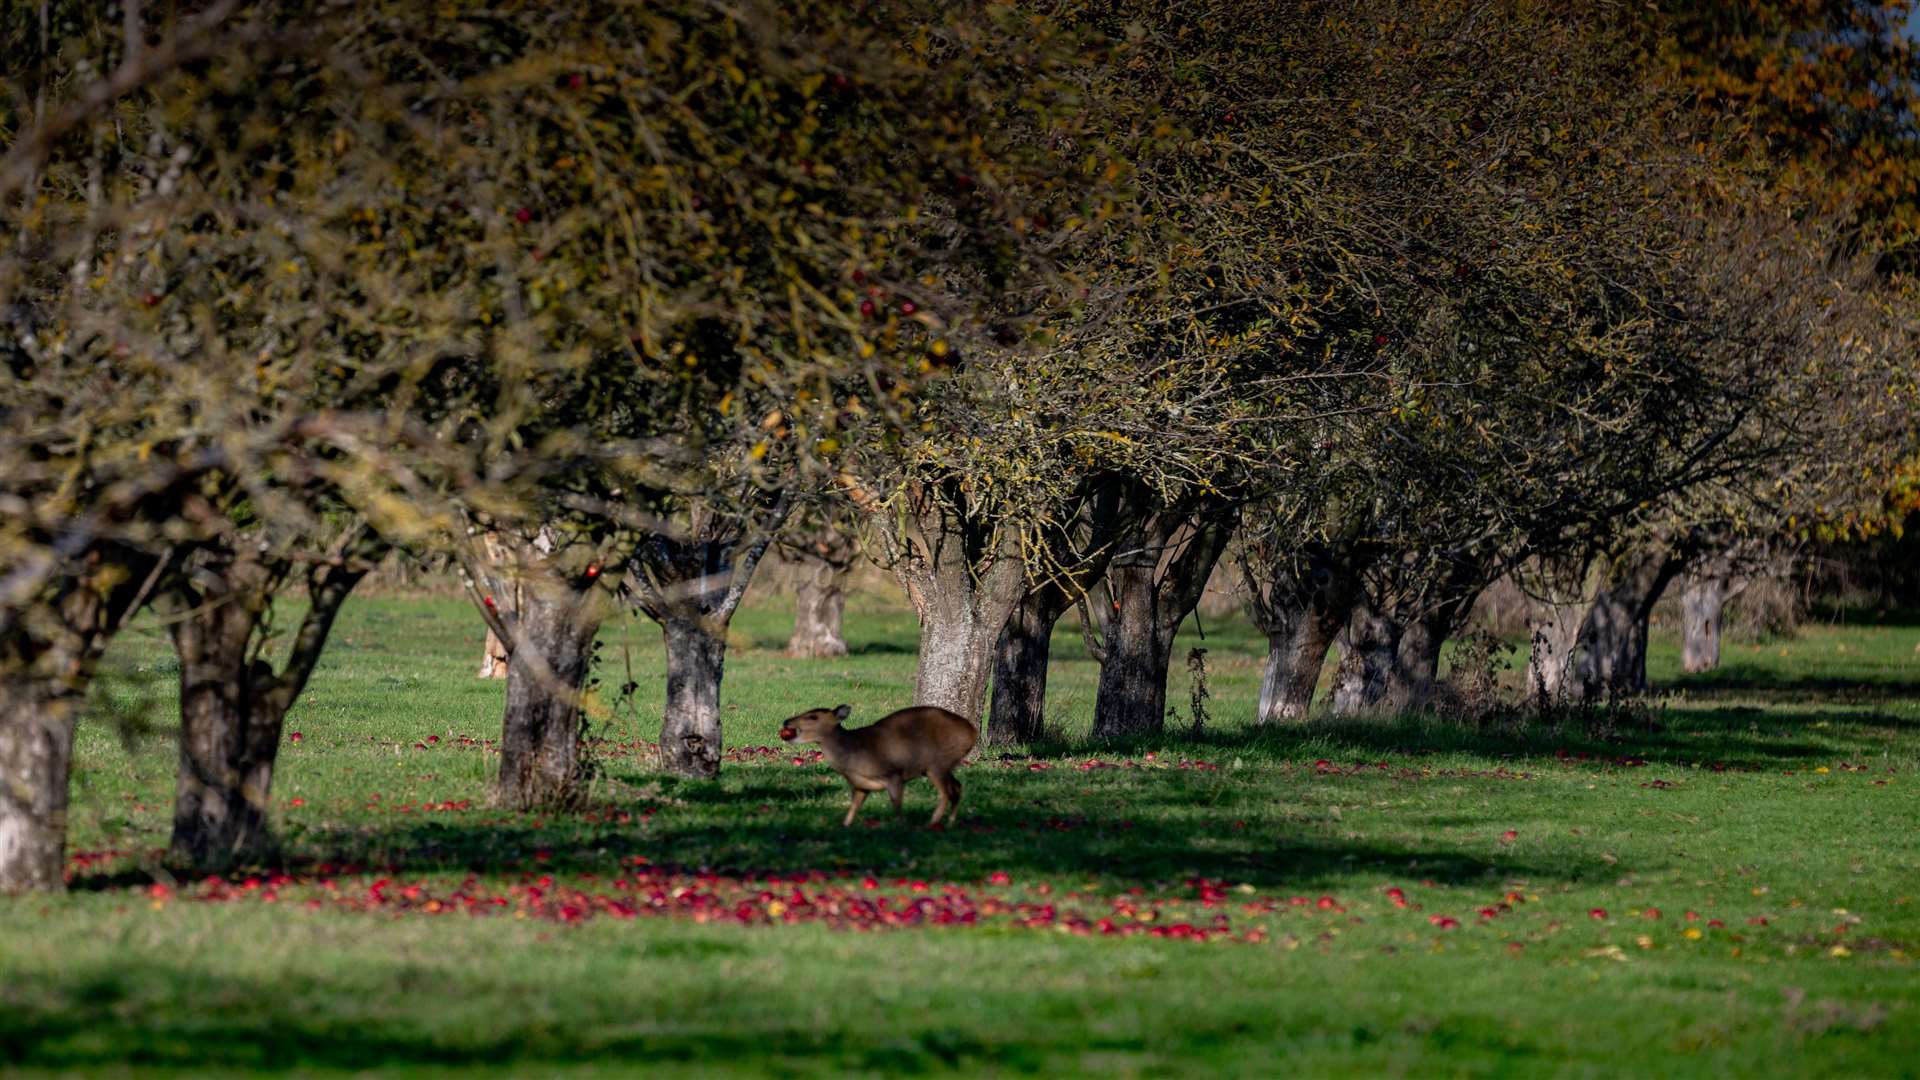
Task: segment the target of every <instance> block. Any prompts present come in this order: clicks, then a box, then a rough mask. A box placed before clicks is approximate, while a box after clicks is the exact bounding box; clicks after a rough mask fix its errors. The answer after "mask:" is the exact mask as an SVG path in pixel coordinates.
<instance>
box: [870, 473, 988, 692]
mask: <svg viewBox="0 0 1920 1080" xmlns="http://www.w3.org/2000/svg"><path fill="white" fill-rule="evenodd" d="M901 496H902V498H903V499H904V500H905V505H903V506H901V507H899V508H897V512H896V508H892V507H887V506H884V505H882V504H879V503H877V502H875V501H873V500H872V499H871V497H865V498H863V499H861V500H860V501H862V502H863V505H866V506H869V507H873V508H875V512H874V514H873V521H874V526H875V531H876V532H877V533H878V535H879V537H880V539H881V542H882V544H883V545H884V548H885V556H886V561H887V563H888V564H889V565H890V566H891V567H892V569H893V572H894V574H895V576H897V577H898V578H899V579H900V583H901V585H903V586H904V587H905V588H906V590H907V599H908V600H909V601H911V602H912V604H913V610H914V614H916V615H918V616H919V619H920V658H919V663H918V665H917V666H916V667H915V669H914V677H913V704H915V705H937V706H939V707H940V708H943V709H947V710H949V711H952V712H955V713H958V714H959V715H961V716H964V717H966V718H967V719H969V720H972V721H974V722H975V723H979V722H980V719H981V710H982V706H983V705H985V704H986V694H987V679H988V677H989V676H990V675H991V674H992V673H993V664H994V646H995V644H996V643H997V642H998V641H999V639H1000V631H1001V630H1002V629H1004V628H1005V627H1006V625H1007V619H1008V617H1009V616H1010V615H1012V614H1013V608H1014V605H1015V604H1018V603H1019V602H1020V597H1021V596H1022V595H1023V594H1024V592H1025V590H1026V567H1025V565H1024V564H1023V563H1022V562H1021V559H1020V532H1019V527H1018V526H1019V523H1018V522H1013V521H1008V520H1006V519H1004V518H1003V517H1001V516H1000V515H999V514H998V512H997V510H996V509H995V508H991V507H986V508H983V507H978V506H975V505H973V503H972V502H971V501H970V500H969V498H968V497H967V495H966V493H965V492H963V491H962V490H960V486H959V484H957V483H942V484H937V485H927V484H920V483H914V484H911V485H909V486H908V487H907V489H906V490H905V491H903V492H902V493H901Z"/></svg>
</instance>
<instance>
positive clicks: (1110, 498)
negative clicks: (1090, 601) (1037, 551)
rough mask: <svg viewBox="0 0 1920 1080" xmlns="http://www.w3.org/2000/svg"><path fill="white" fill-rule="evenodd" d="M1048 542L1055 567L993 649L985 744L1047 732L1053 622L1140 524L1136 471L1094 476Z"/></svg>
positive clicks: (1021, 606)
mask: <svg viewBox="0 0 1920 1080" xmlns="http://www.w3.org/2000/svg"><path fill="white" fill-rule="evenodd" d="M1068 506H1069V507H1070V512H1068V513H1064V514H1062V519H1063V521H1064V524H1063V525H1062V526H1061V527H1060V528H1058V529H1057V530H1056V531H1055V532H1054V534H1053V535H1052V536H1050V537H1049V538H1048V539H1047V540H1046V544H1047V547H1048V549H1049V556H1050V558H1051V559H1052V561H1053V564H1054V569H1053V572H1052V573H1050V574H1048V575H1047V576H1046V578H1045V579H1044V580H1041V581H1038V582H1036V583H1034V584H1033V585H1031V586H1030V587H1029V588H1028V589H1027V592H1026V595H1025V596H1023V597H1021V599H1020V603H1019V605H1018V606H1016V607H1015V608H1014V610H1013V614H1012V615H1011V616H1009V617H1008V619H1007V623H1006V626H1004V627H1003V628H1002V629H1001V631H1000V640H999V642H998V643H997V644H996V645H995V647H994V653H995V662H994V670H993V709H992V713H991V715H990V718H989V719H990V721H991V722H990V724H989V726H988V728H987V742H988V743H989V744H991V745H994V746H1002V747H1006V746H1014V745H1019V744H1023V743H1029V742H1032V741H1034V740H1035V739H1038V738H1040V737H1041V736H1042V735H1043V734H1044V733H1045V731H1046V705H1047V668H1048V663H1049V660H1050V659H1051V656H1052V648H1053V628H1054V627H1055V626H1057V625H1058V624H1059V622H1060V616H1062V615H1064V614H1066V611H1067V609H1068V608H1070V607H1072V606H1073V604H1074V602H1075V601H1076V600H1078V599H1080V598H1081V597H1082V596H1083V595H1085V593H1086V591H1087V589H1088V588H1089V587H1091V586H1093V585H1094V584H1095V583H1096V582H1098V581H1099V580H1100V577H1101V575H1103V574H1105V573H1106V572H1107V565H1108V563H1109V562H1111V561H1112V559H1113V555H1114V549H1115V547H1116V546H1117V544H1118V543H1119V542H1120V541H1121V540H1122V539H1123V538H1124V537H1125V536H1126V534H1127V533H1128V532H1130V531H1132V529H1133V527H1134V526H1135V525H1137V524H1138V521H1137V520H1136V519H1137V518H1138V516H1139V514H1140V513H1141V511H1142V510H1143V509H1144V508H1145V505H1144V493H1143V491H1142V490H1141V488H1140V487H1139V485H1138V484H1137V483H1136V482H1135V481H1134V480H1133V479H1132V478H1130V477H1126V476H1122V475H1117V474H1107V475H1099V476H1093V477H1089V478H1088V479H1087V480H1086V481H1085V482H1084V483H1083V485H1082V487H1081V489H1080V490H1079V491H1078V492H1077V493H1076V495H1075V498H1074V499H1073V500H1072V501H1070V503H1069V504H1068Z"/></svg>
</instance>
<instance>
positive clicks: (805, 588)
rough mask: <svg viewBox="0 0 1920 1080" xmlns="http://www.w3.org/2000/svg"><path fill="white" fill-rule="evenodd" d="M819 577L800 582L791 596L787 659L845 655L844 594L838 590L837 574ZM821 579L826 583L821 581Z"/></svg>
mask: <svg viewBox="0 0 1920 1080" xmlns="http://www.w3.org/2000/svg"><path fill="white" fill-rule="evenodd" d="M828 571H829V572H828V573H825V574H820V573H818V572H817V571H816V574H815V576H814V577H810V578H809V579H807V580H805V581H802V582H801V583H800V584H799V586H798V587H796V588H795V589H794V593H793V636H792V637H791V638H788V639H787V655H788V656H805V657H829V656H845V655H847V640H846V638H845V637H843V636H841V624H842V620H843V618H844V616H845V613H846V608H847V594H846V593H845V592H844V591H843V590H842V589H841V587H840V578H841V575H840V574H839V573H835V572H832V569H831V568H830V567H829V568H828ZM822 577H824V578H825V580H821V578H822Z"/></svg>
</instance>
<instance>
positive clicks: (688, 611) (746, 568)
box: [632, 496, 799, 778]
mask: <svg viewBox="0 0 1920 1080" xmlns="http://www.w3.org/2000/svg"><path fill="white" fill-rule="evenodd" d="M787 508H788V503H787V501H786V499H785V498H784V497H783V496H776V497H774V498H772V499H771V500H770V501H768V502H766V503H764V504H759V505H754V506H751V507H749V508H748V509H747V510H745V511H739V510H735V509H727V510H722V509H718V508H714V507H708V506H698V507H695V508H694V509H693V511H692V512H691V513H690V514H689V517H688V525H687V529H686V531H685V532H684V534H680V535H675V536H667V535H664V534H662V535H655V536H653V537H651V538H649V539H648V541H647V543H646V544H644V545H642V547H641V550H640V551H639V552H638V553H637V557H636V559H635V564H636V566H635V573H634V576H633V578H632V584H633V589H634V598H635V603H636V604H637V605H638V606H639V608H640V610H642V611H644V612H646V614H647V617H648V618H650V619H652V620H653V621H654V622H657V623H659V624H660V629H661V633H662V635H663V638H664V640H665V643H666V649H667V702H666V711H665V713H664V714H663V715H662V717H661V725H660V767H661V768H663V769H665V770H667V771H668V772H671V773H675V774H677V775H680V776H689V777H696V778H711V777H714V776H718V775H719V774H720V754H721V751H722V750H723V749H724V746H723V743H722V730H721V724H720V680H721V677H722V675H723V674H724V673H725V669H726V659H727V627H728V625H729V624H730V623H731V622H732V620H733V613H734V612H735V611H736V610H738V609H739V607H740V599H741V597H743V596H745V595H746V591H747V586H748V585H749V584H750V583H751V582H752V581H753V574H754V571H755V570H756V569H758V568H759V566H760V560H761V558H762V557H763V556H764V555H765V554H766V552H767V545H768V544H769V543H771V541H772V536H773V533H774V530H776V529H778V528H779V527H780V524H781V522H782V521H783V520H784V519H785V517H786V513H787ZM795 711H796V712H797V711H799V710H798V709H796V710H795Z"/></svg>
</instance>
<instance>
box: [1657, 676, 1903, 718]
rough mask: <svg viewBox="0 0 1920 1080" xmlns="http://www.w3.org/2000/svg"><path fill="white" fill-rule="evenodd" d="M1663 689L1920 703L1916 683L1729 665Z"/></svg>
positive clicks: (1800, 701) (1789, 701) (1816, 701)
mask: <svg viewBox="0 0 1920 1080" xmlns="http://www.w3.org/2000/svg"><path fill="white" fill-rule="evenodd" d="M1661 689H1662V690H1672V691H1678V692H1680V693H1683V694H1685V695H1687V697H1689V698H1703V699H1708V700H1711V699H1713V698H1720V697H1742V698H1754V699H1758V700H1761V701H1767V702H1770V703H1774V704H1780V705H1807V706H1815V707H1818V706H1821V705H1858V704H1885V703H1887V702H1894V701H1911V702H1920V681H1916V680H1910V679H1906V680H1903V679H1856V678H1846V677H1843V676H1813V675H1792V674H1786V673H1782V672H1778V671H1771V670H1768V669H1766V668H1759V667H1748V666H1745V665H1729V666H1727V667H1723V668H1720V669H1718V670H1716V671H1711V672H1708V673H1706V674H1703V675H1683V676H1681V677H1679V678H1677V679H1675V680H1674V681H1673V682H1671V683H1667V684H1664V685H1663V686H1661ZM1897 723H1899V724H1900V725H1902V726H1904V727H1907V728H1909V729H1920V723H1916V722H1914V721H1911V720H1901V721H1897Z"/></svg>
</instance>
